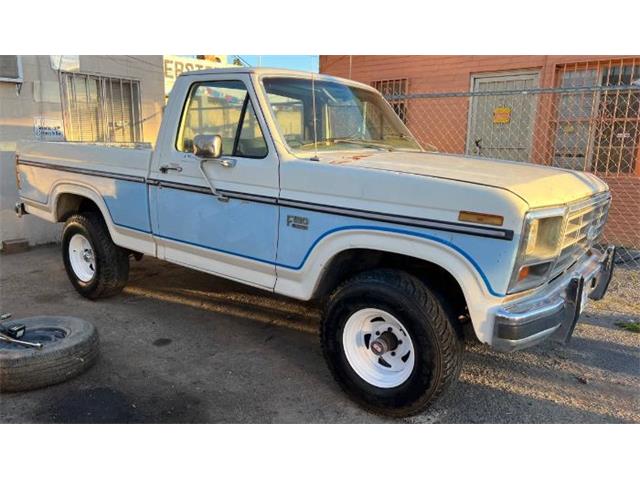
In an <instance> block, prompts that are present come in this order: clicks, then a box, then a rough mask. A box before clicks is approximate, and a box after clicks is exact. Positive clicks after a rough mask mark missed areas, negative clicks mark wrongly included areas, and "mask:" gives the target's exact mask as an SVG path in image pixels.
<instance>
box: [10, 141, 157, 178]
mask: <svg viewBox="0 0 640 480" xmlns="http://www.w3.org/2000/svg"><path fill="white" fill-rule="evenodd" d="M152 153H153V149H152V148H151V145H150V144H95V143H77V142H40V141H26V142H21V143H19V144H18V149H17V154H18V156H19V158H20V161H21V162H25V163H28V162H35V163H43V164H51V165H57V166H60V167H65V168H69V169H79V170H89V171H92V170H93V171H97V172H109V173H112V174H116V175H125V176H126V175H130V176H135V177H142V178H146V177H147V173H148V171H149V164H150V162H151V155H152Z"/></svg>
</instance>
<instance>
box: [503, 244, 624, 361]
mask: <svg viewBox="0 0 640 480" xmlns="http://www.w3.org/2000/svg"><path fill="white" fill-rule="evenodd" d="M614 258H615V247H613V246H610V247H608V248H607V250H606V251H605V252H604V253H600V252H596V251H593V250H592V251H590V252H589V255H588V256H587V257H586V259H584V260H582V261H581V262H580V263H579V264H578V265H576V266H574V267H573V268H572V269H571V270H569V271H568V272H567V273H565V274H564V275H562V276H561V277H559V278H557V279H556V280H554V281H553V282H551V283H550V284H549V285H548V286H547V288H545V289H543V290H541V291H539V292H536V293H535V294H533V295H532V296H527V297H523V298H520V299H518V300H516V301H514V302H513V303H509V304H506V305H503V306H501V307H499V308H498V309H497V310H496V312H495V313H494V327H493V342H492V345H493V346H494V347H495V348H497V349H498V350H505V351H513V350H520V349H523V348H527V347H530V346H532V345H535V344H536V343H539V342H541V341H542V340H545V339H547V338H549V337H552V339H554V340H557V341H559V342H562V343H567V342H568V341H569V339H570V338H571V335H572V334H573V329H574V328H575V326H576V322H577V321H578V318H579V317H580V314H581V313H582V309H583V308H584V305H585V303H586V301H587V298H590V299H592V300H600V299H601V298H602V297H603V296H604V294H605V293H606V291H607V288H608V287H609V282H610V281H611V275H612V274H613V266H614Z"/></svg>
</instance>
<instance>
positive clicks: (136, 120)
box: [60, 72, 142, 143]
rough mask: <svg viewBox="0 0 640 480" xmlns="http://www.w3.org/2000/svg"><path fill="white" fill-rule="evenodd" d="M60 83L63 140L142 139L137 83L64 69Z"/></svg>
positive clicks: (124, 140)
mask: <svg viewBox="0 0 640 480" xmlns="http://www.w3.org/2000/svg"><path fill="white" fill-rule="evenodd" d="M60 83H61V87H60V88H61V95H62V109H63V116H64V126H65V137H66V140H67V141H69V142H107V143H135V142H140V141H142V122H141V119H140V117H141V111H142V108H141V103H140V82H138V81H137V80H129V79H122V78H110V77H102V76H97V75H88V74H79V73H68V72H65V73H62V74H61V78H60Z"/></svg>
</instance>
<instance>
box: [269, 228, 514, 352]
mask: <svg viewBox="0 0 640 480" xmlns="http://www.w3.org/2000/svg"><path fill="white" fill-rule="evenodd" d="M280 248H286V247H284V246H282V245H281V246H280ZM351 249H370V250H377V251H382V252H388V253H395V254H401V255H406V256H410V257H414V258H417V259H420V260H424V261H428V262H431V263H434V264H436V265H438V266H440V267H442V268H444V269H445V270H446V271H448V272H449V273H450V274H451V275H452V276H453V278H454V279H455V280H456V281H457V282H458V284H459V285H460V287H461V289H462V292H463V294H464V296H465V299H466V300H467V304H468V307H469V314H470V316H471V319H472V321H473V324H474V328H475V330H476V334H477V335H478V337H479V338H480V339H481V340H483V341H486V340H488V339H490V338H491V326H488V325H486V323H487V322H486V321H485V320H486V318H485V317H486V312H487V310H488V308H489V306H491V305H495V304H497V303H500V302H501V297H502V295H501V294H500V293H498V292H496V291H495V290H494V288H493V286H492V285H491V283H490V282H489V280H488V279H487V277H486V275H484V273H483V270H482V268H481V267H480V265H479V264H478V262H477V261H476V259H474V258H473V257H471V256H470V255H469V254H467V253H466V252H464V251H463V250H462V249H460V248H459V247H457V246H456V245H454V244H453V243H451V242H449V241H447V240H444V239H441V238H437V237H432V238H430V237H429V235H428V234H424V233H418V232H406V231H394V229H393V228H379V229H376V228H375V227H363V228H361V229H360V228H358V227H349V228H343V229H336V230H335V231H332V232H329V233H327V234H325V235H323V236H322V237H321V238H319V239H318V240H317V241H316V242H315V243H314V244H313V245H312V247H311V248H310V249H309V252H308V253H307V255H306V257H305V258H304V260H303V261H302V262H301V263H300V264H299V265H278V266H277V276H278V280H277V282H276V287H275V290H276V292H278V293H282V294H284V295H288V296H292V297H295V298H299V299H302V300H308V299H310V298H311V297H312V296H313V294H314V292H315V290H316V289H317V288H318V286H319V282H320V279H321V278H322V274H323V272H324V269H325V268H327V266H328V265H329V263H330V262H331V260H332V259H333V258H334V257H335V256H336V255H338V254H340V253H341V252H344V251H346V250H351Z"/></svg>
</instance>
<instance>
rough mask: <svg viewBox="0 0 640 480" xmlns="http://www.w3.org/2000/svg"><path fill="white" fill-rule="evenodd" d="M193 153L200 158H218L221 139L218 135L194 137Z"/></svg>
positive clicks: (220, 149)
mask: <svg viewBox="0 0 640 480" xmlns="http://www.w3.org/2000/svg"><path fill="white" fill-rule="evenodd" d="M193 153H194V155H196V156H197V157H200V158H220V157H221V156H222V137H221V136H220V135H196V136H195V138H194V139H193Z"/></svg>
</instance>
